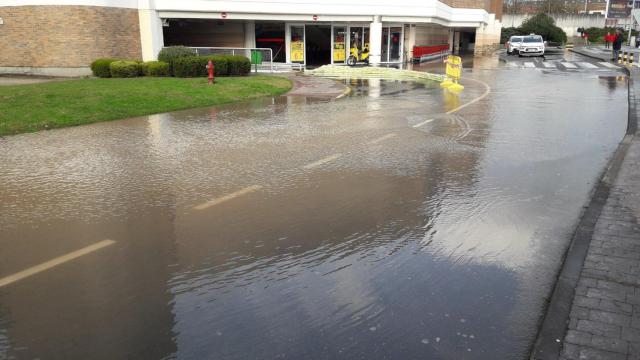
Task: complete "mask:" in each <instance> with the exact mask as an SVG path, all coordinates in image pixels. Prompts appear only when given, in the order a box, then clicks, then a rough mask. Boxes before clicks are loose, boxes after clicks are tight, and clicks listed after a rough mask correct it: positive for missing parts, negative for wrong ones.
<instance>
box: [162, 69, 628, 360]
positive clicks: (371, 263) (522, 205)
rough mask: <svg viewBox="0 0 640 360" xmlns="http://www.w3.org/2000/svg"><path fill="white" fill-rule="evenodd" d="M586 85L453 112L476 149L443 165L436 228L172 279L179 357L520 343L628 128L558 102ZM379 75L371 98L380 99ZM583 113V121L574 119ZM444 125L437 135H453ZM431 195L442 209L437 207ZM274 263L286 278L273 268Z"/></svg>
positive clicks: (493, 348)
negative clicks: (186, 284) (245, 269)
mask: <svg viewBox="0 0 640 360" xmlns="http://www.w3.org/2000/svg"><path fill="white" fill-rule="evenodd" d="M504 76H505V77H504V78H498V79H497V80H495V81H497V82H501V83H502V85H503V86H501V88H500V89H501V91H509V85H511V84H513V86H516V84H517V82H512V83H510V82H509V76H510V75H509V74H505V75H504ZM532 76H540V74H539V73H534V75H532ZM490 81H491V80H490ZM534 82H535V81H534ZM585 83H588V84H590V85H592V81H591V80H590V79H588V80H585V81H582V80H580V81H577V84H576V82H570V83H569V84H568V85H567V87H569V89H567V88H563V87H561V86H560V87H558V88H555V89H553V90H552V91H549V90H548V89H543V88H537V89H536V88H534V89H531V91H530V92H529V93H528V96H529V98H528V100H527V101H526V102H513V98H506V97H504V94H500V93H498V94H496V95H494V97H492V98H491V99H492V100H491V102H483V103H481V105H480V106H482V107H484V110H483V111H478V110H477V109H475V110H473V111H466V112H462V113H461V114H460V115H459V116H461V117H462V121H448V122H447V121H445V124H446V126H462V125H461V124H462V123H466V124H467V125H466V126H469V127H471V128H472V131H471V133H470V134H469V135H468V136H466V137H464V138H460V139H458V142H459V143H460V144H463V145H468V146H471V147H472V148H475V150H470V151H471V152H472V153H476V154H479V155H480V156H479V157H478V156H477V155H474V157H476V160H474V162H473V163H468V164H463V165H462V166H461V168H460V169H459V170H457V169H447V170H445V171H443V175H445V176H447V175H453V180H452V179H449V178H442V179H441V181H442V182H444V183H445V185H443V187H442V188H441V190H439V191H438V193H435V194H432V195H431V196H433V198H430V199H429V201H428V202H426V203H425V204H424V205H425V206H426V208H425V209H424V211H425V213H426V214H432V215H433V216H434V217H433V218H432V219H430V220H429V223H430V227H429V228H428V229H421V230H420V231H414V232H412V233H411V234H409V235H407V236H408V237H409V238H408V239H407V238H404V239H397V238H394V236H393V234H386V235H384V236H387V237H388V239H389V240H388V242H386V243H376V244H377V246H376V247H375V248H374V249H367V250H364V249H363V250H362V251H358V252H356V253H352V254H350V255H348V256H344V257H341V258H340V259H339V260H326V261H323V262H319V263H314V264H313V265H307V266H305V265H304V256H305V255H301V256H300V258H299V259H298V261H299V263H296V262H295V261H294V263H296V264H295V265H294V266H292V265H291V264H290V262H291V259H289V261H284V260H283V261H282V262H279V261H274V262H272V263H270V264H269V266H268V267H267V268H265V269H264V270H256V273H248V274H245V276H246V278H244V279H243V280H240V279H238V278H236V280H235V281H234V282H229V283H227V284H225V285H222V287H218V286H221V285H220V283H219V282H217V281H212V283H213V285H212V286H211V287H207V285H204V286H201V287H196V288H194V289H193V290H190V291H189V290H187V291H185V289H184V288H183V287H181V286H177V287H176V286H174V289H176V290H175V301H176V302H175V306H174V313H175V315H176V319H177V322H176V326H175V329H174V330H175V332H176V333H177V334H178V336H177V343H178V349H179V350H178V353H177V355H178V357H183V358H189V357H201V356H207V355H211V354H216V355H218V356H221V357H224V358H229V359H234V358H247V357H257V358H262V357H276V358H279V357H282V358H284V357H287V358H302V357H305V358H369V359H371V358H387V357H391V358H410V357H412V356H425V355H428V356H432V357H434V358H458V359H459V358H469V359H482V358H487V359H494V358H495V354H497V353H500V354H510V353H511V354H514V356H515V357H519V356H521V355H522V354H525V353H526V351H527V349H528V346H529V341H531V338H532V337H533V335H534V333H535V327H536V325H537V324H536V321H537V318H538V315H539V314H538V312H536V310H540V309H541V304H542V301H543V299H544V297H545V296H546V293H547V292H548V291H549V289H550V286H551V281H552V277H553V276H552V274H553V272H554V271H555V269H557V266H558V262H559V260H560V254H561V253H562V250H563V249H564V247H565V246H566V245H567V241H568V238H569V236H570V231H571V228H572V224H574V223H575V221H576V219H577V216H578V214H579V211H580V207H581V205H582V204H583V203H584V201H585V200H586V195H587V193H588V191H589V189H590V188H591V187H592V184H593V181H594V179H595V177H596V176H597V175H598V173H599V171H600V169H601V168H602V166H603V165H604V163H605V161H606V157H607V156H608V154H610V153H611V151H612V149H613V148H614V147H615V143H616V141H617V140H616V139H617V137H619V135H620V132H619V131H618V132H615V131H614V132H612V131H608V130H607V129H609V128H610V127H611V126H612V124H607V123H602V122H599V121H600V120H601V119H600V118H598V117H594V116H592V115H591V114H590V112H591V111H593V109H589V108H588V107H586V108H582V109H577V110H576V109H571V110H568V109H566V106H565V104H563V103H562V102H557V101H556V100H557V97H559V96H562V94H566V91H573V90H575V89H576V86H577V87H578V88H580V85H584V84H585ZM373 85H374V87H373V88H372V89H369V96H371V97H373V98H374V99H382V100H384V97H382V98H379V96H380V92H379V88H376V86H375V85H377V84H375V83H374V84H373ZM492 85H494V86H495V83H492ZM571 87H573V88H571ZM588 89H590V90H591V92H588V91H587V92H583V93H582V94H583V95H581V96H582V97H583V98H584V97H586V98H592V99H594V100H595V99H596V98H598V99H600V100H601V101H602V100H604V101H603V102H604V104H606V105H607V106H610V104H609V103H608V102H609V101H616V100H621V99H623V98H622V96H620V95H624V94H612V95H611V96H608V95H606V92H603V91H606V88H603V87H593V86H592V87H591V88H588ZM621 92H623V91H622V90H621ZM445 95H446V94H445ZM549 96H552V97H554V98H553V99H554V100H553V101H551V100H549V98H548V97H549ZM603 96H604V97H603ZM618 98H620V99H618ZM507 99H508V100H507ZM450 101H452V102H455V103H456V104H457V103H458V101H459V100H458V99H457V98H456V99H450ZM376 104H378V105H376ZM620 105H621V109H620V111H619V113H617V116H613V114H610V115H612V116H611V118H619V121H618V123H615V124H613V126H615V127H618V128H619V130H622V129H623V127H624V126H623V125H624V123H623V120H624V116H622V115H623V114H622V113H623V112H624V111H623V110H624V107H623V102H620ZM451 106H453V105H451ZM599 106H603V104H600V105H599ZM367 108H368V109H370V110H371V111H373V112H374V113H373V114H374V115H373V117H371V115H369V114H368V118H369V117H371V118H372V119H375V111H379V110H380V109H381V107H380V102H379V101H373V102H371V103H370V104H367ZM540 108H542V109H544V115H543V116H541V114H540V113H538V111H539V110H540ZM571 115H575V117H573V116H571ZM576 118H577V119H583V120H582V122H580V123H579V124H576ZM584 119H586V120H588V121H589V123H585V122H584V121H586V120H584ZM487 125H489V126H490V127H491V129H490V130H489V129H488V127H487ZM577 125H580V126H577ZM438 126H440V125H437V124H435V125H434V129H432V130H433V132H434V133H438V132H439V131H442V132H443V134H444V133H446V132H447V131H445V130H444V129H438ZM456 133H464V132H459V131H456ZM603 133H605V134H606V135H605V137H604V138H603V137H602V136H601V134H603ZM596 139H599V141H598V142H597V143H596ZM585 140H586V141H585ZM596 144H602V145H596ZM445 163H446V162H445ZM469 171H473V175H471V174H469ZM458 172H459V173H458ZM576 174H581V176H576ZM469 176H472V178H473V179H470V178H469ZM465 177H467V178H466V179H465ZM456 178H460V179H463V181H462V182H456ZM434 204H437V208H435V209H434V208H430V207H431V206H433V205H434ZM427 216H429V217H430V216H431V215H427ZM375 236H381V234H377V235H375ZM407 240H408V241H407ZM391 248H394V249H395V250H394V251H393V252H390V251H389V249H391ZM318 251H321V252H325V251H326V252H331V249H325V248H323V249H318ZM380 254H382V255H380ZM334 255H336V256H337V255H340V252H338V253H336V254H334ZM313 256H317V254H314V255H313ZM285 264H286V265H285ZM284 268H286V269H284ZM279 271H281V273H280V274H281V275H282V278H279V279H278V280H276V277H271V275H273V274H274V273H279ZM536 272H538V273H537V274H535V273H536ZM269 274H271V275H269ZM285 274H286V275H285ZM212 275H213V274H211V275H205V278H206V277H207V276H212ZM187 277H188V276H187ZM214 277H215V278H218V279H224V278H225V274H224V273H217V274H215V275H214ZM209 280H211V279H209ZM205 283H206V281H205ZM177 284H179V282H177V283H175V284H174V285H177ZM234 284H235V285H238V284H242V286H241V287H235V286H234ZM178 289H180V290H178ZM532 307H533V308H532ZM532 310H533V311H532ZM203 329H206V330H204V331H203ZM202 334H206V335H202ZM212 334H215V336H214V335H212ZM470 336H473V338H471V337H470ZM515 354H517V355H515ZM505 358H508V356H506V357H505Z"/></svg>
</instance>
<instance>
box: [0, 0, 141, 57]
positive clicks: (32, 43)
mask: <svg viewBox="0 0 640 360" xmlns="http://www.w3.org/2000/svg"><path fill="white" fill-rule="evenodd" d="M0 17H1V18H3V20H4V25H0V67H9V66H24V67H85V66H89V64H90V63H91V62H92V61H93V60H94V59H96V58H99V57H119V58H131V59H141V58H142V50H141V46H140V27H139V23H138V10H136V9H123V8H110V7H99V6H9V7H0Z"/></svg>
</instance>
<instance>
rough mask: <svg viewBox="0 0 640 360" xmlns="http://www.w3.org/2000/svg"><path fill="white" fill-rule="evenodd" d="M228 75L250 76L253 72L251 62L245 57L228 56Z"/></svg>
mask: <svg viewBox="0 0 640 360" xmlns="http://www.w3.org/2000/svg"><path fill="white" fill-rule="evenodd" d="M227 62H228V65H227V66H228V68H229V70H228V73H229V75H230V76H242V75H248V74H249V72H251V61H249V59H247V58H246V57H244V56H241V55H235V56H228V57H227Z"/></svg>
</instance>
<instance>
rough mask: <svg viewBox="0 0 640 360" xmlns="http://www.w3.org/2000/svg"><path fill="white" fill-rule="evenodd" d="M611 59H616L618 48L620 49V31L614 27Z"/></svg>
mask: <svg viewBox="0 0 640 360" xmlns="http://www.w3.org/2000/svg"><path fill="white" fill-rule="evenodd" d="M612 47H613V59H611V61H614V62H617V61H618V54H620V49H622V32H620V29H616V34H615V38H614V40H613V46H612Z"/></svg>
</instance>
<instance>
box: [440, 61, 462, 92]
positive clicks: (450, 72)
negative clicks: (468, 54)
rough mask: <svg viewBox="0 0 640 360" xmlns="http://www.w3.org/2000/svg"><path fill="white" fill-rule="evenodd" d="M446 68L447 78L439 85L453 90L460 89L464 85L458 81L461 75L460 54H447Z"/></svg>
mask: <svg viewBox="0 0 640 360" xmlns="http://www.w3.org/2000/svg"><path fill="white" fill-rule="evenodd" d="M446 64H447V69H446V71H445V73H446V74H447V78H446V79H445V80H444V81H443V82H442V83H440V86H442V87H444V88H448V89H450V90H453V91H462V90H463V89H464V86H462V85H460V84H459V83H458V82H459V81H460V78H461V77H462V58H460V56H454V55H449V56H448V57H447V59H446Z"/></svg>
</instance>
